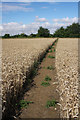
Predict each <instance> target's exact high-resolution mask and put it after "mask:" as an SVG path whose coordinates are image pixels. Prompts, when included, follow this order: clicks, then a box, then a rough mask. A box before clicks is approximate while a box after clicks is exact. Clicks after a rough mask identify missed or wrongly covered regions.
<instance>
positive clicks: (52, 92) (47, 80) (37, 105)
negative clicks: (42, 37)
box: [18, 43, 59, 118]
mask: <svg viewBox="0 0 80 120" xmlns="http://www.w3.org/2000/svg"><path fill="white" fill-rule="evenodd" d="M56 44H57V43H55V45H53V47H52V48H50V50H49V51H48V53H47V55H46V56H45V58H44V59H43V61H42V62H41V64H40V65H39V70H38V73H37V75H36V76H35V77H34V79H33V80H34V86H33V87H32V88H31V89H30V90H29V91H27V92H26V93H25V95H24V100H25V101H32V102H33V103H31V104H29V106H28V107H27V108H25V107H24V108H22V109H21V114H20V115H19V116H18V118H59V105H58V104H56V103H57V102H59V94H58V92H57V91H56V89H57V86H58V80H57V78H56V68H55V57H56V56H55V53H56V51H55V50H56ZM42 83H43V84H42ZM51 100H53V103H51V102H50V101H51ZM47 101H49V102H48V103H47ZM46 105H47V106H46Z"/></svg>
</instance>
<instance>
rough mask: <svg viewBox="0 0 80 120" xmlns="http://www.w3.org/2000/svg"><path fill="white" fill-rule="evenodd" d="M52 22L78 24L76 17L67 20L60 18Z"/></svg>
mask: <svg viewBox="0 0 80 120" xmlns="http://www.w3.org/2000/svg"><path fill="white" fill-rule="evenodd" d="M53 22H55V23H57V22H59V23H73V22H78V18H77V17H74V18H69V17H66V18H62V19H53Z"/></svg>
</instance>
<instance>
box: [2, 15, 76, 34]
mask: <svg viewBox="0 0 80 120" xmlns="http://www.w3.org/2000/svg"><path fill="white" fill-rule="evenodd" d="M37 18H39V17H38V16H37ZM39 19H40V18H39ZM61 20H62V21H63V22H58V21H59V19H57V20H55V22H53V23H52V24H51V23H49V22H48V21H46V22H41V21H35V22H33V23H31V24H22V23H16V22H10V23H6V24H3V25H2V26H1V25H0V31H2V35H4V34H6V33H8V34H11V35H14V34H20V33H25V34H27V35H29V34H31V33H37V31H38V29H39V27H40V26H42V27H44V28H48V29H49V30H50V33H54V32H55V30H56V29H59V28H60V27H61V26H63V27H64V28H65V27H66V26H69V25H71V24H72V22H77V18H76V17H74V18H71V19H68V18H67V19H64V18H62V19H61ZM70 20H72V22H68V21H70ZM56 21H57V22H56ZM64 21H65V22H64Z"/></svg>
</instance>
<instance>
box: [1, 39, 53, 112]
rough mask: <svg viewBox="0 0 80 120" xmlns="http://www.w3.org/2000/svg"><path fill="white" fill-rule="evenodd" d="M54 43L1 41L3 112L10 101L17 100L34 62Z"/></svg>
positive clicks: (42, 40) (40, 40) (51, 40)
mask: <svg viewBox="0 0 80 120" xmlns="http://www.w3.org/2000/svg"><path fill="white" fill-rule="evenodd" d="M54 41H55V39H53V38H36V39H3V40H2V94H3V96H2V99H3V112H5V110H6V107H7V109H8V108H9V107H10V104H11V103H10V101H11V99H14V98H15V100H17V97H18V95H19V94H20V93H21V92H22V86H23V84H24V83H25V81H26V77H27V76H28V74H29V72H30V70H31V67H32V66H33V64H34V62H35V61H37V60H38V59H39V58H40V57H41V56H42V55H43V54H44V53H45V52H46V50H47V49H48V48H49V46H51V44H52V43H53V42H54ZM11 107H12V106H11Z"/></svg>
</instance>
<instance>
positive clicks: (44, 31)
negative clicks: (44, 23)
mask: <svg viewBox="0 0 80 120" xmlns="http://www.w3.org/2000/svg"><path fill="white" fill-rule="evenodd" d="M49 35H50V32H49V30H48V29H46V28H43V27H40V28H39V30H38V36H39V37H49Z"/></svg>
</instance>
